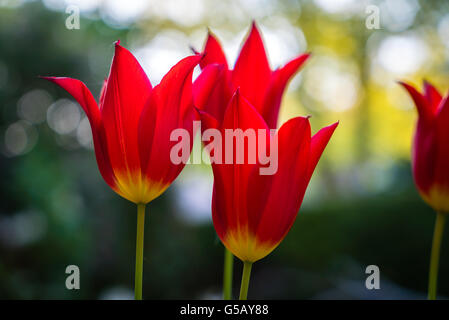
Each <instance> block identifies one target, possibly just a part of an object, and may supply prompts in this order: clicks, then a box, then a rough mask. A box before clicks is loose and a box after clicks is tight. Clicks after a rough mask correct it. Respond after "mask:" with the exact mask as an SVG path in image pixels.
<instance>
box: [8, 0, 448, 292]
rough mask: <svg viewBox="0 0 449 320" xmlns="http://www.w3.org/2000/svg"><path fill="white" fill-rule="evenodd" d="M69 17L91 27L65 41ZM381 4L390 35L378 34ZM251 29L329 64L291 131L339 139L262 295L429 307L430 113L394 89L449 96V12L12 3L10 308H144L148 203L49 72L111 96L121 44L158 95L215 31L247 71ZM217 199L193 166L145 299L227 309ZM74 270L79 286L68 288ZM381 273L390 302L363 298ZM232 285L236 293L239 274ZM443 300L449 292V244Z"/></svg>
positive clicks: (325, 4) (275, 256) (296, 88)
mask: <svg viewBox="0 0 449 320" xmlns="http://www.w3.org/2000/svg"><path fill="white" fill-rule="evenodd" d="M70 5H74V6H76V7H77V8H78V9H80V13H81V20H80V29H73V30H69V29H67V28H66V19H67V18H68V17H69V15H70V14H69V13H66V9H67V7H68V6H70ZM368 5H375V6H377V8H379V13H380V29H368V28H366V25H365V22H366V18H367V16H368V14H367V12H366V8H367V6H368ZM252 19H255V20H256V21H257V23H258V25H259V27H260V29H261V30H262V32H263V37H264V41H265V44H266V47H267V51H268V55H269V58H270V61H271V65H272V67H273V68H275V67H278V66H280V65H283V64H285V63H286V62H287V61H289V59H291V58H293V57H295V56H297V55H298V54H300V53H303V52H309V51H310V52H312V53H313V56H312V58H311V59H310V60H309V61H308V62H307V63H306V65H305V67H304V69H303V70H302V71H301V72H300V73H299V74H298V75H297V76H296V77H295V78H294V80H293V81H292V82H291V83H290V86H289V90H288V91H287V93H286V94H285V96H284V100H283V104H282V110H281V121H280V124H282V123H283V122H284V121H286V120H287V119H289V118H291V117H293V116H297V115H312V118H311V123H312V129H313V131H317V130H318V129H319V128H320V127H321V126H323V125H326V124H330V123H333V122H335V121H336V120H340V126H339V128H338V129H337V131H336V133H335V135H334V137H333V138H332V140H331V142H330V144H329V146H328V147H327V149H326V151H325V153H324V155H323V158H322V160H321V162H320V163H319V165H318V167H317V170H316V172H315V175H314V176H313V178H312V182H311V184H310V186H309V189H308V192H307V194H306V198H305V201H304V203H303V206H302V208H301V210H300V213H299V215H298V218H297V220H296V222H295V225H294V227H293V228H292V230H291V232H290V233H289V234H288V236H287V237H286V238H285V240H284V241H283V242H282V243H281V245H280V246H279V247H278V248H277V249H276V250H275V251H274V252H273V253H272V254H271V255H269V256H268V257H267V258H265V259H263V260H261V261H260V262H258V263H256V264H255V266H254V268H253V274H252V282H251V285H250V291H249V296H250V297H251V298H263V299H266V298H267V299H268V298H270V299H303V298H304V299H331V298H338V299H379V298H383V299H415V298H418V299H419V298H425V296H426V290H427V276H428V274H427V272H428V261H429V256H430V247H431V239H432V234H433V224H434V219H435V215H434V213H433V212H432V210H431V209H430V208H429V207H427V206H426V205H425V204H424V203H423V201H422V200H421V199H420V197H419V195H418V194H417V192H416V190H415V188H414V185H413V180H412V176H411V170H410V144H411V137H412V133H413V127H414V123H415V120H416V113H415V110H414V107H413V104H412V101H411V99H410V98H409V97H408V95H407V94H406V93H405V92H404V90H403V89H402V88H400V86H399V85H398V84H397V83H396V81H397V80H408V81H412V82H413V83H415V84H417V85H421V82H422V80H423V79H428V80H429V81H431V82H433V83H434V84H435V85H436V86H437V87H438V88H439V89H440V90H441V91H442V92H446V91H447V89H448V88H449V77H448V74H449V68H448V67H449V64H448V61H449V2H447V1H445V0H441V1H424V0H421V1H418V0H394V1H386V0H385V1H384V0H379V1H375V0H373V1H360V0H341V1H334V0H314V1H298V0H282V1H276V0H246V1H245V0H240V1H237V0H230V1H221V0H189V1H179V0H159V1H156V0H149V1H141V0H127V1H121V0H115V1H113V0H111V1H109V0H103V1H102V0H90V1H88V0H76V1H75V0H66V1H63V0H45V1H26V0H0V167H1V171H0V175H1V177H0V194H1V201H0V298H2V299H114V298H122V299H126V298H132V297H133V279H134V278H133V277H134V255H135V232H136V212H135V211H136V209H135V206H134V205H132V204H131V203H129V202H127V201H126V200H124V199H122V198H120V197H119V196H118V195H116V194H115V193H114V192H113V191H111V190H110V189H109V188H108V187H107V185H106V184H105V183H104V181H103V180H102V178H101V176H100V174H99V172H98V169H97V165H96V161H95V157H94V152H93V149H92V142H91V134H90V127H89V123H88V121H87V119H86V116H85V115H84V114H83V112H82V111H81V109H80V108H79V106H78V105H77V104H76V103H75V101H74V100H73V99H72V98H71V97H70V96H69V95H68V94H67V93H66V92H64V91H63V90H62V89H60V88H58V87H56V86H55V85H52V84H50V83H47V82H45V81H44V80H40V79H38V75H55V76H70V77H74V78H77V79H81V80H82V81H84V82H85V83H86V84H87V86H88V87H89V88H90V89H91V90H92V92H93V93H94V95H95V96H98V94H99V91H100V88H101V85H102V81H103V79H104V78H105V77H107V73H108V70H109V66H110V62H111V59H112V55H113V49H114V46H113V42H114V41H116V40H117V39H120V40H121V43H122V44H123V45H124V46H125V47H127V48H129V49H130V50H131V51H132V52H133V53H134V54H135V55H136V57H137V58H138V59H139V61H140V62H141V64H142V66H143V67H144V69H145V71H146V72H147V73H148V75H149V77H150V79H151V81H152V83H153V84H156V83H158V82H159V81H160V79H161V78H162V76H163V74H164V73H166V72H167V71H168V70H169V68H170V67H171V66H172V65H173V64H174V63H176V62H177V60H179V59H180V58H182V57H185V56H187V55H189V54H191V51H190V48H189V47H190V46H193V47H195V48H197V49H201V48H202V46H203V42H204V40H205V38H206V34H207V27H210V28H211V30H212V31H213V32H214V33H215V34H216V35H217V36H218V37H219V38H220V39H221V41H222V43H223V45H224V48H225V51H226V54H227V57H228V61H230V64H231V65H232V64H233V63H234V61H235V58H236V56H237V54H238V51H239V47H240V45H241V42H242V40H243V39H244V38H245V36H246V34H247V32H248V29H249V26H250V24H251V21H252ZM197 146H198V144H197ZM211 189H212V174H211V170H210V167H208V166H207V165H190V166H187V167H186V168H185V170H184V171H183V172H182V174H181V176H180V177H179V178H178V179H177V180H176V182H175V183H174V184H173V185H172V187H170V188H169V190H168V191H167V192H166V193H165V194H164V195H163V196H161V197H160V198H158V199H157V200H155V201H153V203H151V204H150V206H149V207H148V214H147V220H146V233H145V265H144V298H147V299H150V298H153V299H165V298H174V299H182V298H194V299H203V298H212V299H213V298H220V295H221V281H222V263H223V246H222V245H221V243H220V241H219V240H218V238H217V236H216V235H215V231H214V229H213V226H212V224H211V213H210V202H211ZM446 229H447V228H446ZM446 231H448V230H446ZM71 264H75V265H77V266H78V267H79V268H80V270H81V289H80V290H72V291H69V290H67V289H66V288H65V278H66V276H67V275H66V274H65V268H66V266H68V265H71ZM371 264H374V265H377V266H379V268H380V272H381V289H380V290H371V291H369V290H367V289H366V288H365V279H366V277H367V275H366V274H365V268H366V267H367V266H368V265H371ZM234 275H235V277H234V280H235V281H234V289H235V290H234V291H235V293H237V291H238V286H239V281H240V275H241V264H240V262H239V261H237V260H236V263H235V272H234ZM439 293H440V295H441V297H445V296H446V297H447V296H449V234H446V235H445V238H444V239H443V244H442V253H441V265H440V279H439Z"/></svg>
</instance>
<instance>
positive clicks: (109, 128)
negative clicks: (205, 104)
mask: <svg viewBox="0 0 449 320" xmlns="http://www.w3.org/2000/svg"><path fill="white" fill-rule="evenodd" d="M200 60H201V56H198V55H197V56H190V57H187V58H185V59H183V60H181V61H180V62H179V63H177V64H176V65H175V66H174V67H173V68H172V69H171V70H170V71H169V72H168V73H167V74H166V75H165V76H164V78H163V79H162V81H161V83H160V84H159V85H157V86H155V87H154V88H153V87H152V85H151V83H150V80H149V79H148V77H147V75H146V74H145V72H144V70H143V69H142V67H141V66H140V65H139V63H138V62H137V60H136V59H135V57H134V56H133V55H132V54H131V53H130V52H129V51H128V50H127V49H125V48H123V47H122V46H120V44H119V43H118V42H117V43H116V44H115V55H114V58H113V61H112V66H111V70H110V73H109V77H108V78H107V80H105V82H104V86H103V88H102V90H101V94H100V99H99V104H98V105H97V103H96V102H95V99H94V97H93V96H92V94H91V92H90V91H89V89H87V87H86V86H85V85H84V83H83V82H81V81H79V80H76V79H71V78H60V77H44V78H45V79H47V80H50V81H52V82H54V83H56V84H58V85H59V86H61V87H62V88H63V89H65V90H66V91H67V92H68V93H70V94H71V95H72V96H73V98H75V100H76V101H78V103H79V104H80V105H81V107H82V109H83V110H84V112H85V113H86V115H87V117H88V119H89V122H90V125H91V129H92V135H93V142H94V147H95V155H96V159H97V163H98V167H99V169H100V172H101V175H102V176H103V178H104V180H105V181H106V183H107V184H108V185H109V186H110V187H111V188H112V189H113V190H114V191H115V192H117V193H118V194H119V195H120V196H122V197H123V198H125V199H128V200H129V201H132V202H134V203H137V204H146V203H148V202H150V201H151V200H153V199H155V198H156V197H158V196H159V195H160V194H161V193H163V192H164V191H165V190H166V189H167V188H168V186H169V185H170V184H171V183H172V182H173V180H174V179H175V178H176V177H177V176H178V174H179V173H180V172H181V170H182V168H183V167H184V163H180V164H173V163H172V161H170V149H171V148H172V146H173V145H174V144H175V143H176V142H172V141H170V133H171V132H172V131H173V130H174V129H177V128H183V129H186V130H187V131H188V132H189V133H190V137H193V132H192V131H193V129H192V128H193V120H194V119H195V118H196V117H197V113H196V111H195V110H194V106H193V96H192V72H193V69H194V67H195V66H196V65H197V64H198V63H199V61H200ZM190 146H192V141H190Z"/></svg>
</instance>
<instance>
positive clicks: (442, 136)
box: [435, 95, 449, 210]
mask: <svg viewBox="0 0 449 320" xmlns="http://www.w3.org/2000/svg"><path fill="white" fill-rule="evenodd" d="M436 139H437V146H438V147H437V148H438V149H437V154H436V156H437V158H436V161H435V183H437V184H438V185H439V186H440V188H441V187H443V189H445V190H446V191H447V192H449V147H448V139H449V95H448V96H447V97H446V98H445V99H444V101H443V102H442V103H441V107H440V109H439V111H438V115H437V119H436ZM448 202H449V201H448ZM437 209H440V210H442V208H437ZM445 210H447V208H445Z"/></svg>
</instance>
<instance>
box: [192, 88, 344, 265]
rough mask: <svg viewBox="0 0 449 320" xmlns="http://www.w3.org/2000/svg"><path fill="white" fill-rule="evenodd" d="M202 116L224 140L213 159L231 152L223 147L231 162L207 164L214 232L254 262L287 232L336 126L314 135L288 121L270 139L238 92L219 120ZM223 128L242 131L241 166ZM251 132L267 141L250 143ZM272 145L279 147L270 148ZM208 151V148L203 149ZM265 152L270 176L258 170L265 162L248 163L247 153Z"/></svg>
mask: <svg viewBox="0 0 449 320" xmlns="http://www.w3.org/2000/svg"><path fill="white" fill-rule="evenodd" d="M200 114H201V120H202V124H203V126H202V127H203V128H206V130H208V129H211V128H213V129H215V130H218V131H219V132H220V133H221V134H220V136H222V137H223V140H224V141H223V142H222V144H221V145H222V146H225V147H224V148H222V149H220V150H217V149H216V148H215V147H214V148H210V149H209V151H210V154H211V160H212V159H214V158H215V157H216V156H217V152H218V153H219V154H221V155H224V154H225V153H226V152H229V151H230V150H229V149H228V148H227V147H226V145H228V146H229V145H231V146H232V148H233V149H232V156H233V161H232V163H223V162H222V163H215V162H213V161H211V162H212V170H213V173H214V187H213V198H212V218H213V223H214V227H215V230H216V231H217V234H218V236H219V237H220V239H221V241H222V242H223V244H224V245H225V246H226V247H227V249H228V250H229V251H231V252H232V253H233V254H234V255H235V256H237V257H238V258H239V259H241V260H242V261H247V262H255V261H257V260H259V259H262V258H263V257H265V256H266V255H268V254H269V253H270V252H271V251H272V250H274V249H275V248H276V246H277V245H278V244H279V243H280V242H281V241H282V240H283V238H284V237H285V236H286V234H287V233H288V231H289V229H290V228H291V226H292V224H293V222H294V220H295V218H296V215H297V213H298V210H299V208H300V206H301V203H302V200H303V197H304V193H305V191H306V188H307V185H308V183H309V181H310V178H311V176H312V173H313V171H314V169H315V166H316V164H317V163H318V160H319V159H320V157H321V154H322V152H323V150H324V148H325V147H326V145H327V143H328V141H329V139H330V138H331V136H332V134H333V132H334V130H335V128H336V127H337V123H335V124H333V125H331V126H329V127H325V128H323V129H321V130H320V131H319V132H318V133H317V134H315V135H314V136H313V137H312V136H311V130H310V124H309V120H308V118H303V117H297V118H293V119H291V120H289V121H287V122H286V123H285V124H284V125H282V127H281V128H280V129H279V130H278V132H277V133H276V134H275V135H274V136H271V135H270V129H269V126H268V125H267V123H266V122H265V120H264V119H263V118H262V116H261V115H260V114H259V113H258V112H257V110H256V108H255V107H254V106H252V105H251V103H250V102H249V101H248V100H246V99H245V98H244V97H243V95H242V94H241V93H240V92H239V90H237V91H236V93H235V94H234V96H233V97H232V99H231V101H230V103H229V106H228V107H227V108H226V111H225V114H224V116H223V121H219V120H217V119H216V118H214V116H212V115H211V114H208V113H207V112H204V111H200ZM227 130H232V131H234V132H237V131H236V130H241V132H242V134H243V138H242V139H241V140H240V142H242V141H243V142H244V144H245V145H246V146H247V148H245V149H240V150H241V151H242V150H243V157H242V158H243V159H244V160H245V161H243V162H240V163H239V162H238V161H237V160H236V158H237V157H238V151H237V150H238V149H239V148H238V147H237V144H238V143H234V142H230V141H229V139H235V137H234V136H231V135H227V134H226V131H227ZM248 130H249V131H248ZM251 130H256V131H257V133H256V134H255V135H256V136H258V135H259V134H260V132H262V133H265V134H264V135H263V136H264V137H265V138H262V139H253V140H251V134H250V133H251ZM205 133H206V131H204V133H203V134H205ZM241 137H242V136H241ZM253 137H254V135H253ZM235 140H237V141H238V140H239V139H238V138H237V139H235ZM212 142H213V141H212ZM212 142H211V143H212ZM228 143H229V144H228ZM273 143H276V144H277V145H278V148H273V149H272V148H271V146H272V144H273ZM209 147H210V144H207V145H206V148H209ZM268 150H271V151H270V152H276V151H277V152H278V153H277V155H278V156H277V161H278V165H277V170H276V172H275V173H274V174H266V175H263V174H261V170H260V169H261V168H264V167H266V163H265V164H263V163H262V162H261V161H256V162H254V163H251V162H250V161H248V160H249V159H250V152H255V153H256V154H257V155H260V154H265V155H268V153H267V151H268ZM273 150H274V151H273ZM270 156H271V155H270ZM259 159H260V157H259Z"/></svg>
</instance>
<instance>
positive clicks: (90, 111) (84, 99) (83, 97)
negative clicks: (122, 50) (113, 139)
mask: <svg viewBox="0 0 449 320" xmlns="http://www.w3.org/2000/svg"><path fill="white" fill-rule="evenodd" d="M42 78H43V79H46V80H49V81H51V82H54V83H56V84H57V85H59V86H60V87H61V88H63V89H65V90H66V91H67V92H68V93H70V94H71V95H72V96H73V98H74V99H75V100H76V101H78V103H79V104H80V106H81V108H82V109H83V110H84V112H85V113H86V115H87V118H88V119H89V122H90V126H91V129H92V137H93V141H94V147H95V156H96V159H97V163H98V168H99V170H100V173H101V175H102V177H103V179H104V180H105V181H106V183H107V184H108V185H109V186H110V187H111V188H112V189H115V178H114V174H113V171H112V168H111V164H110V161H109V156H108V151H107V144H106V136H105V132H104V128H103V124H102V121H101V114H100V110H99V109H98V106H97V103H96V102H95V99H94V97H93V96H92V93H91V92H90V91H89V89H87V87H86V85H85V84H84V83H83V82H81V81H80V80H76V79H71V78H63V77H42Z"/></svg>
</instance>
